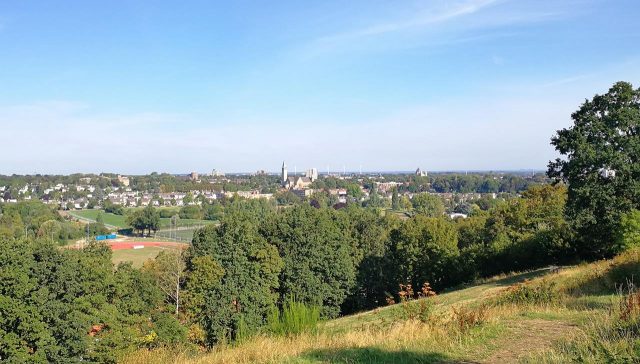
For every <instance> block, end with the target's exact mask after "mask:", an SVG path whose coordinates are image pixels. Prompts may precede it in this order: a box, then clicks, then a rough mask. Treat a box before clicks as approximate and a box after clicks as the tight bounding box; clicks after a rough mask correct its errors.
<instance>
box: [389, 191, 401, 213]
mask: <svg viewBox="0 0 640 364" xmlns="http://www.w3.org/2000/svg"><path fill="white" fill-rule="evenodd" d="M391 208H392V209H394V210H396V211H397V210H400V197H399V196H398V187H394V188H393V192H392V193H391Z"/></svg>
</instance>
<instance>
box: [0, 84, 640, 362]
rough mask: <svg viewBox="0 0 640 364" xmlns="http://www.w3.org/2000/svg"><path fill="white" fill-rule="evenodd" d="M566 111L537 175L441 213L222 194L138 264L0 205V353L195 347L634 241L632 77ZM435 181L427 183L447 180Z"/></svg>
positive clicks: (96, 354) (40, 216)
mask: <svg viewBox="0 0 640 364" xmlns="http://www.w3.org/2000/svg"><path fill="white" fill-rule="evenodd" d="M572 118H573V121H574V125H573V126H572V127H570V128H568V129H563V130H560V131H558V133H557V134H556V135H555V136H554V137H553V139H552V144H553V145H554V146H555V147H556V149H557V150H558V152H559V153H560V154H561V155H562V156H564V157H563V158H564V159H561V158H559V159H558V160H556V161H552V162H550V165H549V172H548V176H549V178H550V179H553V183H538V184H536V185H533V186H522V188H523V189H524V190H522V192H521V193H520V194H519V195H513V196H512V197H510V198H505V199H500V200H498V201H496V202H495V203H494V204H493V205H491V206H486V208H485V209H474V210H473V213H472V214H470V216H469V217H468V218H456V219H451V218H450V217H449V216H447V215H444V214H443V212H444V210H443V209H442V207H441V206H438V204H437V203H434V202H433V201H431V200H429V198H425V200H424V201H420V199H418V200H416V201H415V202H414V203H415V206H413V207H414V209H415V213H413V214H410V215H402V214H396V213H393V212H391V210H387V212H386V213H382V211H384V210H381V209H380V208H379V207H378V206H377V205H376V204H375V203H373V204H364V205H361V204H357V203H347V204H346V205H345V206H341V207H342V208H339V209H336V208H334V207H333V206H331V204H323V203H319V202H318V201H316V200H313V199H312V200H310V201H306V202H300V203H298V204H295V205H292V206H289V207H282V206H281V207H278V206H276V205H275V204H273V203H270V202H268V201H266V200H243V199H233V200H231V201H229V202H228V203H227V204H226V206H225V208H224V214H223V215H221V216H220V224H217V225H208V226H206V227H204V228H202V229H200V230H198V231H197V232H196V234H195V236H194V238H193V241H192V244H191V245H190V247H189V248H188V249H187V250H186V251H184V252H183V253H181V254H179V253H176V252H171V251H167V252H163V253H160V255H159V256H158V257H157V258H156V259H155V260H150V261H148V262H147V263H146V264H145V265H144V266H143V267H142V268H141V269H135V268H133V267H132V266H131V264H128V263H121V264H119V265H117V266H114V264H113V263H112V261H111V251H110V249H109V248H108V247H107V246H105V245H102V244H98V243H93V244H90V245H89V246H87V247H85V248H84V249H82V250H75V249H66V248H61V247H60V246H59V244H57V243H56V239H58V238H59V237H60V236H63V235H65V234H66V235H69V236H71V235H73V236H76V235H80V236H81V232H82V231H83V229H82V227H78V226H75V225H73V224H75V223H73V222H70V221H66V220H64V219H62V218H60V217H59V216H58V215H57V213H56V212H55V211H53V210H51V209H50V208H48V207H46V206H44V205H42V204H39V203H38V202H31V203H19V204H15V205H12V204H6V205H3V206H2V215H1V216H0V360H3V361H4V360H9V361H13V362H25V361H30V362H43V363H44V362H79V361H88V362H115V361H117V360H118V358H119V357H120V356H121V355H123V354H126V353H127V352H129V351H131V350H135V349H139V348H154V347H157V346H162V345H196V346H198V347H202V348H211V347H213V346H215V345H217V344H219V343H228V342H233V341H237V340H242V339H243V338H246V337H248V336H251V335H253V334H255V333H257V332H261V331H264V330H269V328H270V327H272V326H273V325H269V323H270V319H271V318H272V317H274V315H275V316H277V314H275V313H274V312H279V311H281V310H282V309H283V308H284V307H286V306H287V304H290V303H291V302H295V303H298V304H300V305H302V306H303V307H308V308H309V309H310V310H317V312H318V314H319V316H320V317H321V318H333V317H337V316H339V315H345V314H350V313H354V312H359V311H362V310H367V309H371V308H375V307H379V306H382V305H386V304H388V303H393V302H398V301H399V300H401V298H402V297H401V295H402V294H404V293H403V292H406V290H405V291H402V289H401V287H407V286H408V285H411V287H422V286H423V285H424V284H429V285H430V287H432V288H433V289H434V290H435V291H436V292H439V291H441V290H443V289H445V288H448V287H452V286H455V285H458V284H462V283H465V282H471V281H473V280H475V279H477V278H481V277H487V276H491V275H495V274H498V273H502V272H511V271H521V270H527V269H533V268H537V267H542V266H546V265H550V264H567V263H575V262H579V261H584V260H594V259H601V258H606V257H611V256H613V255H614V254H616V253H619V252H621V251H623V250H625V249H627V248H629V247H631V246H637V245H639V244H640V239H639V236H640V230H639V226H640V213H639V212H638V211H637V209H638V208H640V139H639V138H640V137H639V136H640V90H634V89H633V88H632V86H631V85H630V84H627V83H618V84H616V85H614V86H613V87H612V88H611V90H610V91H609V92H608V93H607V94H605V95H598V96H596V97H594V98H593V100H588V101H586V102H585V103H584V104H583V105H582V107H581V108H580V110H578V111H577V112H576V113H574V114H573V115H572ZM435 180H437V181H440V179H439V177H434V181H435ZM446 181H447V179H446V178H445V179H442V189H443V191H444V190H449V189H451V188H455V189H457V188H462V187H452V186H451V181H449V182H446ZM141 183H142V182H141ZM430 183H434V184H435V182H430ZM438 183H439V184H440V182H438ZM514 183H515V182H509V186H512V185H514ZM447 186H448V187H447ZM474 186H475V187H468V188H469V189H471V190H473V189H474V188H475V189H477V188H485V187H482V184H481V185H480V187H478V186H477V183H476V184H475V185H474ZM515 186H516V187H504V188H505V189H508V190H509V191H511V190H512V189H514V190H520V188H521V187H518V184H517V183H515ZM438 188H440V187H438ZM464 188H467V187H464ZM502 188H503V187H501V186H487V187H486V189H487V191H489V190H493V189H498V190H500V189H502ZM426 196H428V195H426ZM314 201H315V203H314ZM434 209H436V210H434ZM434 211H435V212H434ZM74 234H75V235H74ZM66 235H65V236H66ZM401 285H402V286H401Z"/></svg>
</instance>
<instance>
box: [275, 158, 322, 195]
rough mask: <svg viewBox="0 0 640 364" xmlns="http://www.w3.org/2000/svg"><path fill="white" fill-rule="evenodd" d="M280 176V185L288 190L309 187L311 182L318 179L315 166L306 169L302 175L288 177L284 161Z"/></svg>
mask: <svg viewBox="0 0 640 364" xmlns="http://www.w3.org/2000/svg"><path fill="white" fill-rule="evenodd" d="M280 177H281V182H282V187H284V188H287V189H290V190H304V189H308V188H309V187H311V183H312V182H313V181H315V180H316V179H318V170H317V169H316V168H311V169H309V170H307V173H306V174H305V176H304V177H302V176H293V177H289V173H288V172H287V164H286V163H285V162H282V174H281V176H280Z"/></svg>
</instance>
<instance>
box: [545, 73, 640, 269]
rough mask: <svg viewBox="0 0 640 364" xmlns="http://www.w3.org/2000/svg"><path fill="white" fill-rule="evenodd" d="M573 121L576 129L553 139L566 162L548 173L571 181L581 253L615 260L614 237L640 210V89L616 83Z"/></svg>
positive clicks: (570, 206)
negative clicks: (631, 214)
mask: <svg viewBox="0 0 640 364" xmlns="http://www.w3.org/2000/svg"><path fill="white" fill-rule="evenodd" d="M571 117H572V119H573V123H574V124H573V126H572V127H570V128H568V129H562V130H558V132H557V134H556V136H554V137H553V138H552V139H551V144H553V145H554V146H555V148H556V150H557V151H558V152H560V154H562V155H564V156H566V158H567V159H560V158H558V159H556V160H555V161H552V162H550V163H549V171H548V174H549V176H550V177H553V178H557V179H559V180H562V181H564V182H566V183H568V186H569V198H568V200H567V208H566V212H567V218H568V220H569V221H570V223H571V225H572V227H573V228H574V229H575V230H576V232H577V233H578V237H579V238H578V239H576V241H575V242H576V249H577V252H578V253H579V254H580V255H582V256H584V257H605V256H611V255H612V254H614V253H616V252H617V251H619V250H620V248H621V247H620V246H618V245H617V244H615V241H614V239H613V237H614V236H615V232H616V230H617V229H618V228H619V223H620V218H621V216H622V214H624V213H626V212H628V211H630V210H632V209H634V208H638V207H639V206H640V90H637V89H636V90H634V89H633V87H632V85H631V84H629V83H626V82H618V83H616V84H615V85H613V87H611V89H609V92H607V93H606V94H604V95H596V96H594V97H593V99H592V100H587V101H585V103H584V104H582V106H581V107H580V109H579V110H578V111H576V112H575V113H573V115H571Z"/></svg>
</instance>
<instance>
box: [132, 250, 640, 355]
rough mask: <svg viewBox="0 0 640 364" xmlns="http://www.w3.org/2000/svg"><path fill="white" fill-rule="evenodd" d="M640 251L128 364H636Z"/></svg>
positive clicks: (160, 352)
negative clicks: (292, 332)
mask: <svg viewBox="0 0 640 364" xmlns="http://www.w3.org/2000/svg"><path fill="white" fill-rule="evenodd" d="M638 275H640V251H638V250H636V251H631V252H628V253H625V254H623V255H621V256H619V257H617V258H615V259H613V260H608V261H601V262H597V263H592V264H584V265H580V266H574V267H567V268H564V269H542V270H537V271H533V272H526V273H520V274H513V275H508V276H501V277H495V278H492V279H489V280H486V281H484V282H479V283H478V284H476V285H473V286H469V287H460V288H458V289H455V290H451V291H449V292H446V293H443V294H440V295H437V296H434V297H430V298H423V299H419V300H413V301H409V302H405V303H399V304H394V305H391V306H388V307H383V308H379V309H376V310H373V311H369V312H364V313H361V314H357V315H352V316H347V317H343V318H339V319H336V320H331V321H327V322H324V323H322V324H321V325H320V326H319V327H318V329H317V330H316V331H315V332H308V333H304V334H300V335H296V336H291V337H284V336H273V335H268V334H259V335H256V336H254V337H252V338H250V339H247V340H246V341H244V342H241V343H236V344H233V345H221V346H219V347H218V348H216V349H214V350H213V351H210V352H207V353H198V352H193V350H189V349H181V350H179V349H156V350H152V351H147V350H141V351H137V352H135V353H133V354H132V355H130V356H128V357H126V358H125V359H124V360H123V362H125V363H150V362H154V363H440V362H444V363H510V362H525V363H527V362H530V363H534V362H535V363H564V362H576V361H577V362H593V363H599V362H621V363H623V362H638V361H640V318H639V317H640V294H638V293H634V291H633V284H631V283H630V282H631V280H632V279H633V277H634V276H638Z"/></svg>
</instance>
